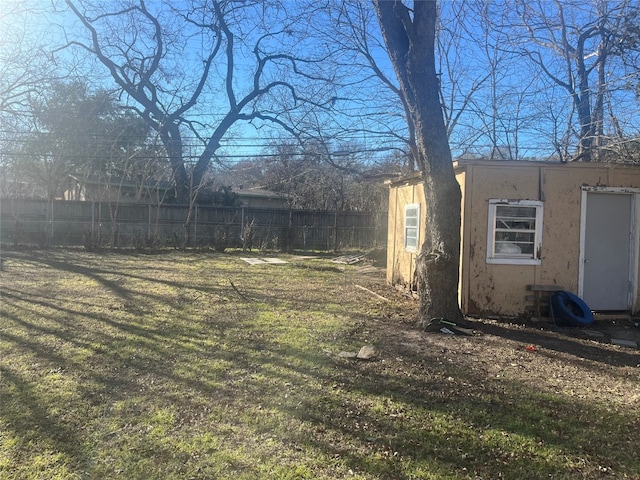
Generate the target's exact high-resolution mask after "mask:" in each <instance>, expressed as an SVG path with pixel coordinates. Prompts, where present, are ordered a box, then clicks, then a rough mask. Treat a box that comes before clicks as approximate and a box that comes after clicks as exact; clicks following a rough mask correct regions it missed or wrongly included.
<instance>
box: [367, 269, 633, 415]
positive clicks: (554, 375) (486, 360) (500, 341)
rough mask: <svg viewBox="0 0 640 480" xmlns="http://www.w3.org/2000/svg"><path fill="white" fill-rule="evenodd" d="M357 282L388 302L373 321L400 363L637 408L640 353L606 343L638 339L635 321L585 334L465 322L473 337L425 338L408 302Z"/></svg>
mask: <svg viewBox="0 0 640 480" xmlns="http://www.w3.org/2000/svg"><path fill="white" fill-rule="evenodd" d="M358 281H359V282H360V284H362V285H365V286H366V287H367V288H368V289H369V290H371V291H372V292H375V293H376V294H378V295H380V296H382V297H385V298H387V299H388V300H390V302H382V301H381V305H382V304H383V303H386V307H385V315H384V317H385V318H381V319H379V320H377V321H376V323H375V328H376V330H377V333H378V336H379V338H380V339H381V340H380V342H381V344H382V346H381V348H380V350H381V352H382V353H383V355H384V354H385V353H386V355H387V357H389V358H390V359H394V358H395V359H398V358H402V362H401V363H402V364H404V365H406V363H407V362H414V363H419V362H420V361H423V360H424V359H425V358H428V359H436V362H440V363H442V364H445V365H447V366H448V367H454V368H455V367H458V368H460V369H461V370H464V371H466V372H468V374H469V382H470V383H472V382H477V383H478V384H483V385H484V384H487V379H489V380H491V379H508V380H509V381H510V382H517V383H519V384H521V385H526V386H528V387H532V388H535V389H536V390H540V391H546V392H549V393H560V394H567V395H570V396H575V397H576V398H580V399H585V400H586V399H589V400H595V401H599V402H600V401H604V402H610V404H612V405H614V404H615V405H618V406H619V407H622V408H627V407H629V408H639V407H640V350H639V349H638V348H631V347H627V346H624V345H616V344H612V343H611V339H617V338H618V339H619V338H622V339H631V340H638V341H640V328H637V327H636V326H635V322H634V321H633V320H630V319H623V320H603V321H597V322H596V323H595V324H594V325H592V326H591V327H590V328H588V329H585V328H566V327H565V328H560V327H557V326H555V325H554V324H553V323H552V322H551V321H549V322H548V323H537V324H518V323H511V322H509V321H499V320H493V319H468V322H469V323H470V325H471V327H472V329H473V331H474V334H473V335H472V336H459V335H449V334H443V333H429V332H423V331H421V330H420V329H418V328H417V327H416V317H415V315H416V312H417V308H418V303H417V301H416V300H415V299H414V298H412V297H410V296H409V295H407V294H405V293H403V292H402V291H399V290H397V289H395V288H393V287H390V286H389V285H386V284H385V282H384V279H383V278H381V277H380V275H379V273H376V272H373V273H370V274H368V275H365V276H360V277H359V278H358ZM361 294H363V295H366V294H367V293H366V292H361ZM636 321H637V320H636ZM638 345H640V343H638ZM390 361H391V362H393V360H390ZM387 368H388V365H387ZM399 368H400V367H399ZM449 387H450V388H455V384H452V385H450V386H449ZM460 387H461V388H463V389H464V388H469V387H467V386H465V385H460Z"/></svg>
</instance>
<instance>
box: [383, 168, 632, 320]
mask: <svg viewBox="0 0 640 480" xmlns="http://www.w3.org/2000/svg"><path fill="white" fill-rule="evenodd" d="M454 168H455V174H456V178H457V180H458V183H459V184H460V188H461V190H462V205H461V208H462V221H461V238H462V240H461V245H460V253H461V258H460V283H459V289H458V293H459V301H460V307H461V309H462V311H463V313H465V314H467V315H504V316H518V315H525V314H527V309H528V307H529V306H530V303H531V296H532V292H531V291H530V289H531V288H532V286H534V287H533V288H540V287H541V288H549V289H551V288H562V289H564V290H568V291H571V292H573V293H576V294H577V295H579V296H580V297H582V298H583V299H584V300H585V302H586V303H587V305H589V307H590V308H591V309H592V310H596V311H627V312H638V311H639V310H640V299H639V294H638V290H639V288H638V271H639V270H640V166H634V165H621V164H604V163H568V164H560V163H551V162H529V161H517V162H515V161H486V160H467V161H457V162H455V163H454ZM387 184H388V185H389V187H390V189H389V230H388V250H387V280H388V282H389V283H392V284H395V285H402V286H404V287H406V288H410V289H415V288H416V285H415V278H414V272H415V264H416V258H417V255H418V253H419V252H420V247H421V245H422V240H423V238H424V231H425V230H424V227H425V226H424V218H425V215H424V212H425V210H424V209H425V208H429V207H428V205H425V200H424V193H423V187H422V182H421V180H420V175H418V174H414V175H411V176H407V177H403V178H400V179H397V180H391V181H387Z"/></svg>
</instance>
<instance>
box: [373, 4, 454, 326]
mask: <svg viewBox="0 0 640 480" xmlns="http://www.w3.org/2000/svg"><path fill="white" fill-rule="evenodd" d="M374 6H375V8H376V12H377V15H378V21H379V22H380V26H381V29H382V35H383V38H384V41H385V44H386V46H387V50H388V52H389V57H390V59H391V62H392V64H393V68H394V70H395V72H396V76H397V78H398V83H399V85H400V91H401V92H402V95H403V97H404V98H405V101H406V103H407V105H408V106H409V114H410V116H411V119H412V122H413V125H414V126H415V131H416V145H417V150H418V157H417V163H418V166H419V168H420V170H421V172H422V180H423V184H424V193H425V200H426V205H427V207H426V209H425V210H426V221H425V229H426V233H425V239H424V243H423V245H422V248H421V251H420V254H419V255H418V259H417V264H416V274H417V279H418V290H419V293H420V317H421V320H422V321H430V320H431V319H434V318H447V319H449V320H452V321H458V320H460V319H461V318H462V314H461V312H460V308H459V306H458V269H459V260H460V202H461V192H460V186H459V185H458V182H457V181H456V178H455V174H454V171H453V163H452V159H451V151H450V148H449V143H448V136H447V129H446V125H445V122H444V117H443V114H442V105H441V104H440V97H439V91H440V89H439V78H438V72H437V71H436V58H435V42H436V25H437V16H438V10H437V4H436V2H435V1H423V2H414V4H413V10H411V9H410V8H409V7H408V6H407V5H405V4H403V3H402V2H400V1H399V0H394V1H383V0H374Z"/></svg>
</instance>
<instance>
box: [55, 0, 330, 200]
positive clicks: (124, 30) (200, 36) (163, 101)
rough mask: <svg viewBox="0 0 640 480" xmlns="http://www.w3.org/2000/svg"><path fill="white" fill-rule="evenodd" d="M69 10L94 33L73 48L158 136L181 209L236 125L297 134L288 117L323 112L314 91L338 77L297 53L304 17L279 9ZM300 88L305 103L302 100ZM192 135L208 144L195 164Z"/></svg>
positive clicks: (135, 5) (210, 5)
mask: <svg viewBox="0 0 640 480" xmlns="http://www.w3.org/2000/svg"><path fill="white" fill-rule="evenodd" d="M65 3H66V4H67V6H68V7H69V9H70V10H71V11H72V12H73V14H74V15H75V16H76V17H77V18H78V19H79V20H80V22H81V24H82V26H83V27H84V29H85V30H86V32H88V38H86V39H83V38H80V36H76V37H75V38H72V39H71V40H70V41H69V42H68V46H77V47H80V48H82V49H84V50H86V51H88V52H90V53H91V54H93V55H94V56H95V57H96V58H97V59H98V60H99V61H100V63H101V64H102V65H104V66H105V67H106V68H107V70H108V72H109V74H110V76H111V77H112V79H113V80H114V81H115V82H116V84H117V85H118V87H119V88H120V89H121V91H122V92H123V94H124V95H126V98H127V99H128V100H130V102H131V103H130V107H131V108H134V109H135V110H136V111H137V112H138V113H139V114H140V115H141V116H142V117H143V118H144V119H145V120H146V121H147V122H148V123H149V125H150V126H151V127H152V128H153V129H154V130H155V131H157V132H158V134H159V137H160V138H161V140H162V142H163V144H164V148H165V150H166V153H167V156H168V158H169V161H170V163H171V167H172V170H173V174H174V178H175V182H176V187H177V196H178V199H179V201H181V202H184V203H188V202H190V201H191V200H192V197H193V195H192V193H193V191H194V190H198V188H199V186H200V184H201V182H202V179H203V178H204V176H205V173H206V171H207V169H208V168H209V165H210V164H211V162H212V161H213V160H215V154H216V151H217V150H218V149H219V148H220V146H221V142H222V140H223V137H224V136H225V135H226V134H227V133H228V132H229V131H230V130H231V129H232V128H233V127H234V126H235V125H236V124H238V123H239V122H252V123H253V122H257V123H258V124H263V123H265V122H267V123H271V124H274V125H277V126H279V127H281V128H284V129H287V130H289V131H291V132H292V133H295V132H294V128H293V127H292V126H291V125H290V124H288V123H286V122H285V121H283V119H282V118H283V117H282V116H281V115H280V114H281V112H282V111H284V110H288V111H289V113H291V111H293V110H296V109H300V108H301V106H302V105H305V106H308V105H314V106H320V104H321V103H322V102H323V101H322V99H321V98H322V96H321V95H320V94H318V92H317V91H314V88H313V87H312V86H311V85H313V84H314V83H317V84H324V83H325V80H331V79H330V78H329V79H327V78H325V76H323V75H321V73H320V72H319V70H317V69H316V70H315V71H313V69H312V68H311V66H312V65H313V64H314V62H316V61H317V60H318V57H321V56H322V55H324V53H323V52H320V53H319V54H318V57H315V58H311V56H310V55H307V57H306V58H303V57H302V56H299V55H296V54H295V53H294V52H295V47H296V40H299V41H301V40H300V38H299V37H296V35H297V33H298V32H299V30H298V22H299V21H300V17H296V16H295V14H294V13H293V12H291V10H292V9H289V11H288V12H285V11H284V8H283V7H280V6H279V5H278V4H276V3H274V4H272V5H270V8H266V6H265V5H264V3H263V2H252V1H250V2H233V1H231V2H222V1H213V2H204V1H199V0H190V1H186V2H182V3H180V4H176V3H175V2H161V3H160V2H158V3H154V4H153V5H148V4H147V3H146V2H145V1H144V0H138V1H135V2H122V3H121V5H120V7H118V6H117V5H118V4H119V3H120V2H118V3H116V2H109V3H107V4H105V3H104V2H94V3H92V2H89V1H83V2H81V1H74V0H65ZM105 5H106V6H105ZM305 18H307V19H308V18H309V12H307V16H306V17H305ZM306 21H307V22H308V21H310V20H306ZM303 81H304V82H305V84H306V86H307V89H306V92H307V93H308V96H307V97H305V96H303V95H302V94H301V93H300V89H299V87H300V84H301V82H303ZM311 98H313V99H314V100H311ZM185 132H188V133H189V135H192V136H195V137H196V138H198V139H199V141H200V142H201V149H200V151H199V153H198V154H197V155H196V158H193V159H189V158H185V149H186V145H185V141H184V135H185ZM191 165H192V166H191Z"/></svg>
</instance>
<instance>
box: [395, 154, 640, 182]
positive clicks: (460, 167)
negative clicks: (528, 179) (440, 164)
mask: <svg viewBox="0 0 640 480" xmlns="http://www.w3.org/2000/svg"><path fill="white" fill-rule="evenodd" d="M469 166H483V167H515V168H524V167H532V166H534V167H562V168H594V167H601V168H602V167H605V168H629V169H638V168H640V165H637V164H631V163H622V162H555V161H543V160H485V159H458V160H454V161H453V169H454V170H455V172H456V173H459V172H462V171H464V170H466V168H467V167H469ZM421 179H422V173H421V172H419V171H418V172H412V173H409V174H406V175H401V176H398V177H396V178H392V179H388V180H385V182H384V184H385V185H389V186H398V185H402V184H407V185H409V184H411V183H415V182H416V181H419V180H421Z"/></svg>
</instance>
